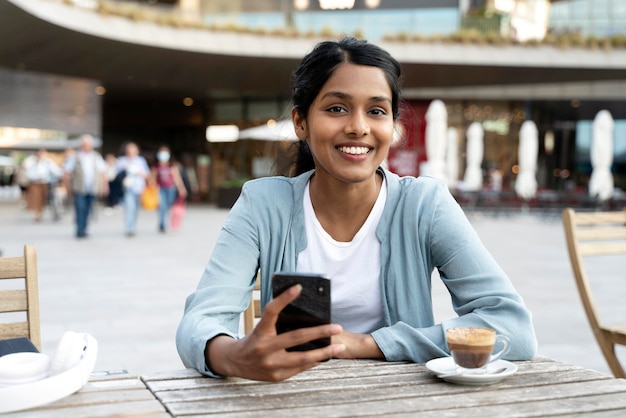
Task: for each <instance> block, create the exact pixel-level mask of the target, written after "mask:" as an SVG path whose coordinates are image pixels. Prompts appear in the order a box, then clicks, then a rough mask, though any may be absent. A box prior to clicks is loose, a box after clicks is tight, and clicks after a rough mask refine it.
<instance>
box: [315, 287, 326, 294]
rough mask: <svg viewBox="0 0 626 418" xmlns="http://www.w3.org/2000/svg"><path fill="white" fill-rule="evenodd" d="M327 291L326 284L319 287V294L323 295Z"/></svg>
mask: <svg viewBox="0 0 626 418" xmlns="http://www.w3.org/2000/svg"><path fill="white" fill-rule="evenodd" d="M325 293H326V289H325V288H324V286H319V287H318V288H317V294H318V295H320V296H323V295H324V294H325Z"/></svg>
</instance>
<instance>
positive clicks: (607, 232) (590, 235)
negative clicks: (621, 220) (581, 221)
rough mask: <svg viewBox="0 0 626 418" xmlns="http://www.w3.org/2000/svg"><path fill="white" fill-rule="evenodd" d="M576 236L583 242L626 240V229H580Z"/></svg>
mask: <svg viewBox="0 0 626 418" xmlns="http://www.w3.org/2000/svg"><path fill="white" fill-rule="evenodd" d="M576 235H577V236H578V239H579V240H581V241H584V240H593V239H624V240H626V227H624V228H620V227H614V228H594V229H584V228H578V229H577V230H576Z"/></svg>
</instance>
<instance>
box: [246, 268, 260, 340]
mask: <svg viewBox="0 0 626 418" xmlns="http://www.w3.org/2000/svg"><path fill="white" fill-rule="evenodd" d="M260 295H261V275H260V274H257V276H256V282H255V283H254V290H253V291H252V297H251V298H250V305H249V306H248V309H246V310H245V311H244V313H243V328H244V331H245V333H246V334H248V333H249V332H250V331H252V328H254V323H255V319H257V318H260V317H261V296H260Z"/></svg>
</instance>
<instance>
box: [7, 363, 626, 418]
mask: <svg viewBox="0 0 626 418" xmlns="http://www.w3.org/2000/svg"><path fill="white" fill-rule="evenodd" d="M515 364H516V365H517V367H518V370H517V372H516V373H514V374H513V375H510V376H508V377H506V378H505V379H504V380H502V381H500V382H498V383H495V384H492V385H488V386H465V385H459V384H454V383H448V382H445V381H443V380H441V379H439V378H437V377H436V376H434V375H433V374H432V373H431V372H429V371H428V369H427V368H426V367H425V365H424V364H415V363H392V362H384V361H370V360H331V361H329V362H327V363H324V364H322V365H320V366H318V367H316V368H314V369H311V370H308V371H306V372H304V373H301V374H299V375H297V376H294V377H292V378H290V379H288V380H286V381H283V382H279V383H264V382H255V381H251V380H245V379H238V378H226V379H213V378H209V377H204V376H202V375H200V374H199V373H198V372H197V371H195V370H192V369H182V370H173V371H167V372H158V373H152V374H149V375H145V376H142V377H141V378H139V377H137V376H132V375H129V374H127V373H112V374H111V375H108V376H106V375H105V376H102V375H94V376H92V378H91V380H90V381H89V383H87V385H86V386H85V387H84V388H83V389H81V390H80V391H79V392H77V393H75V394H73V395H71V396H69V397H67V398H64V399H61V400H59V401H57V402H54V403H52V404H49V405H46V406H43V407H40V408H35V409H30V410H27V411H22V412H17V413H13V414H7V415H6V417H17V418H23V417H28V418H31V417H32V418H40V417H63V418H66V417H90V418H91V417H105V416H123V417H133V416H135V417H155V418H162V417H163V418H164V417H170V416H174V417H179V416H181V417H182V416H192V415H202V416H211V415H212V414H214V415H216V416H220V417H259V416H271V417H272V418H278V417H297V418H303V417H345V416H366V415H370V416H390V415H393V416H399V417H402V416H406V417H415V416H419V417H420V418H421V417H437V418H440V417H441V416H446V417H463V418H470V417H480V418H483V417H491V416H498V417H536V416H548V415H566V416H570V417H571V416H580V417H588V416H594V417H599V416H601V417H620V418H622V417H624V416H626V380H624V379H615V378H613V377H612V376H609V375H606V374H603V373H600V372H597V371H593V370H588V369H583V368H581V367H578V366H574V365H571V364H567V363H562V362H558V361H554V360H551V359H548V358H545V357H538V358H536V359H535V360H533V361H522V362H515ZM35 396H36V395H35ZM3 417H5V415H3Z"/></svg>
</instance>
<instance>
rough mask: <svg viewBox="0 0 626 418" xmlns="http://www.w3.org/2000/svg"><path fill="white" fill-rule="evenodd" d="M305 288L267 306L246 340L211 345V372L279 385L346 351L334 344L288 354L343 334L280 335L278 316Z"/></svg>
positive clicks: (333, 329)
mask: <svg viewBox="0 0 626 418" xmlns="http://www.w3.org/2000/svg"><path fill="white" fill-rule="evenodd" d="M301 291H302V287H301V286H300V285H296V286H293V287H291V288H289V289H287V290H286V291H285V292H283V293H281V294H280V295H279V296H277V297H276V298H275V299H274V300H272V301H271V302H270V303H268V304H267V305H266V306H265V311H264V312H263V316H262V317H261V319H260V321H259V323H258V324H257V325H256V327H254V329H253V330H252V331H251V332H250V333H249V334H248V335H246V336H245V337H244V338H242V339H239V340H236V339H233V338H231V337H229V336H226V335H219V336H217V337H215V338H213V339H212V340H211V341H209V342H208V343H207V346H206V349H205V358H206V361H207V365H209V367H210V368H211V370H212V371H213V372H215V373H217V374H220V375H223V376H237V377H243V378H246V379H252V380H262V381H271V382H276V381H280V380H284V379H287V378H289V377H291V376H294V375H296V374H298V373H300V372H302V371H304V370H307V369H310V368H311V367H314V366H316V365H318V364H319V363H320V362H321V361H324V360H326V359H328V358H331V357H337V356H338V354H339V353H341V352H342V351H343V350H345V346H344V345H343V344H331V345H329V346H327V347H323V348H318V349H315V350H310V351H287V348H289V347H293V346H295V345H299V344H303V343H305V342H309V341H313V340H317V339H320V338H326V337H332V336H333V335H338V334H340V333H341V332H342V328H341V326H340V325H337V324H330V325H320V326H317V327H310V328H301V329H298V330H295V331H290V332H285V333H283V334H280V335H279V334H277V333H276V321H277V319H278V314H279V313H280V312H281V311H282V310H283V309H284V308H285V307H286V306H287V305H288V304H289V303H290V302H292V301H293V300H295V299H296V298H297V297H298V295H299V294H300V292H301Z"/></svg>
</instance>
